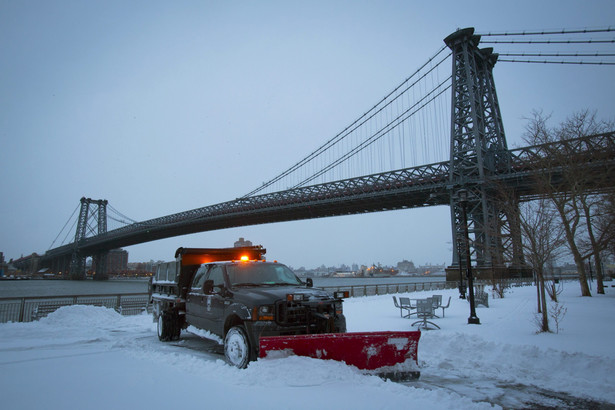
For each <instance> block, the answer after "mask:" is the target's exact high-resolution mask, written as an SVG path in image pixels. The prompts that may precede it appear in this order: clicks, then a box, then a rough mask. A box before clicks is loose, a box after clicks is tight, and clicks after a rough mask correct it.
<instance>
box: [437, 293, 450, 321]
mask: <svg viewBox="0 0 615 410" xmlns="http://www.w3.org/2000/svg"><path fill="white" fill-rule="evenodd" d="M450 305H451V297H450V296H449V297H448V302H447V303H446V306H444V305H442V304H441V305H440V306H439V307H440V308H442V317H444V309H448V308H449V306H450Z"/></svg>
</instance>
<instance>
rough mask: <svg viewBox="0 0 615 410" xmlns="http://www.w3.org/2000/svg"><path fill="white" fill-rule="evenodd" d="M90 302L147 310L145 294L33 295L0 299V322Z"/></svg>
mask: <svg viewBox="0 0 615 410" xmlns="http://www.w3.org/2000/svg"><path fill="white" fill-rule="evenodd" d="M71 305H90V306H104V307H107V308H109V309H114V310H115V311H116V312H118V313H120V314H122V315H137V314H140V313H142V312H144V311H149V294H147V293H122V294H106V295H64V296H36V297H22V298H0V323H6V322H31V321H33V320H38V319H40V318H41V317H45V316H47V315H48V314H49V313H51V312H54V311H56V310H57V309H59V308H61V307H63V306H71Z"/></svg>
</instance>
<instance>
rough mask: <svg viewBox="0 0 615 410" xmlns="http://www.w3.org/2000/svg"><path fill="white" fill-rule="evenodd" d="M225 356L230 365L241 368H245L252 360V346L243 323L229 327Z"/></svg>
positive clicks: (225, 343) (225, 339)
mask: <svg viewBox="0 0 615 410" xmlns="http://www.w3.org/2000/svg"><path fill="white" fill-rule="evenodd" d="M224 356H226V360H227V362H228V363H229V364H230V365H232V366H235V367H238V368H240V369H245V368H246V367H247V366H248V363H249V362H250V360H252V356H253V354H252V348H251V346H250V341H249V340H248V335H247V333H246V329H245V328H244V327H243V325H237V326H233V327H232V328H230V329H229V331H228V333H227V334H226V337H225V338H224Z"/></svg>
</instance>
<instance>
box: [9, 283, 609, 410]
mask: <svg viewBox="0 0 615 410" xmlns="http://www.w3.org/2000/svg"><path fill="white" fill-rule="evenodd" d="M610 291H611V289H610V288H609V289H608V292H609V293H608V294H607V295H595V296H594V297H592V298H581V297H579V296H578V295H579V293H580V292H579V290H578V285H576V284H574V283H566V285H565V290H564V294H562V295H561V300H562V303H563V305H564V306H565V307H566V308H567V309H568V311H567V313H566V316H565V317H564V318H563V320H562V321H561V324H560V325H561V328H560V333H559V334H536V325H535V324H534V321H533V315H534V313H533V311H534V309H535V307H534V306H535V290H534V289H533V288H514V289H512V290H511V291H510V292H509V293H508V294H507V295H506V297H505V298H504V299H492V300H490V308H483V307H479V308H478V309H477V314H478V316H479V318H480V320H481V325H468V324H467V317H468V315H469V306H468V303H467V302H466V301H464V300H460V299H458V297H457V294H456V291H454V290H446V291H439V292H417V293H414V294H409V295H408V296H410V297H412V298H421V297H426V296H431V294H432V293H438V294H442V295H443V298H444V301H445V302H446V300H447V299H448V297H449V296H451V297H452V299H451V307H450V308H449V309H447V310H446V311H445V317H443V318H439V319H435V321H436V322H437V323H438V325H440V326H441V328H442V330H433V331H426V332H423V333H422V335H421V340H420V342H419V347H418V353H419V354H418V357H419V366H420V370H421V378H420V379H419V380H418V381H415V382H409V383H393V382H390V381H383V380H381V379H380V378H378V377H375V376H370V375H365V374H363V373H361V372H360V371H359V370H358V369H356V368H354V367H352V366H346V365H345V364H343V363H338V362H334V361H327V360H316V359H310V358H305V357H296V356H290V357H279V358H267V359H265V360H262V359H261V360H258V361H257V362H254V363H251V364H250V366H249V367H248V368H247V369H245V370H239V369H235V368H232V367H230V366H228V365H226V364H225V363H224V361H223V356H222V355H220V346H219V344H218V342H219V339H218V340H217V341H211V340H208V339H203V338H202V337H208V336H211V335H208V334H207V333H203V332H198V331H196V329H189V330H192V331H193V332H194V333H199V335H195V334H193V333H182V339H181V340H180V341H178V342H171V343H162V342H159V341H158V340H157V338H156V332H155V324H154V323H153V322H152V319H151V316H148V315H139V316H120V315H119V314H117V313H116V312H115V311H113V310H110V309H106V308H101V307H91V306H71V307H64V308H61V309H59V310H58V311H56V312H55V313H53V314H51V315H49V316H48V317H47V318H44V319H41V320H40V321H39V322H32V323H7V324H1V325H0V367H1V368H2V372H0V386H2V391H3V404H4V405H5V406H6V407H7V408H20V409H40V408H49V409H62V408H76V407H78V408H81V409H107V408H113V407H119V408H127V407H136V408H151V409H163V408H169V407H172V406H182V407H188V408H193V407H194V408H196V407H203V406H205V405H207V406H214V407H222V406H224V407H225V408H231V409H233V408H259V409H260V408H262V409H268V408H293V409H304V408H305V409H307V408H319V407H320V408H352V409H368V408H369V409H372V408H406V407H417V408H418V407H425V408H442V409H444V408H458V409H460V408H461V409H463V408H472V409H475V408H491V407H492V404H495V405H496V406H497V405H502V406H505V407H532V404H540V405H544V406H554V407H562V406H564V407H565V406H569V407H570V408H572V407H574V406H577V407H578V406H581V407H582V406H583V403H587V402H583V401H578V400H587V399H591V400H593V401H598V402H609V403H615V393H613V390H612V389H611V387H610V371H611V369H613V368H614V367H615V354H614V353H613V352H612V349H611V346H610V345H611V341H612V340H613V337H614V336H615V326H613V324H612V320H611V319H610V318H609V314H610V312H613V308H614V307H615V298H614V296H615V292H614V293H610ZM404 296H406V295H404ZM344 308H345V314H346V316H347V322H348V330H349V331H353V332H358V331H374V330H375V331H378V330H410V324H411V323H412V322H413V321H414V320H409V319H403V318H401V317H400V315H399V310H398V309H396V308H395V307H394V305H393V301H392V298H391V296H374V297H364V298H355V299H349V300H347V301H346V303H345V307H344ZM440 313H441V311H440ZM34 391H35V392H37V393H36V394H32V393H31V392H34ZM577 398H580V399H577ZM579 403H581V404H579Z"/></svg>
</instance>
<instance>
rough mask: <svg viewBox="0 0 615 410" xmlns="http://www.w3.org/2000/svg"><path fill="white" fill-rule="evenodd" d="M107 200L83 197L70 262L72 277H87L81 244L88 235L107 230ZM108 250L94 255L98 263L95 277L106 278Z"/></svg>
mask: <svg viewBox="0 0 615 410" xmlns="http://www.w3.org/2000/svg"><path fill="white" fill-rule="evenodd" d="M107 203H108V201H107V200H103V199H99V200H94V199H91V198H85V197H83V198H81V208H80V210H79V218H78V220H77V230H76V232H75V242H74V249H73V253H72V257H71V262H70V278H71V279H85V258H86V255H84V254H83V253H82V252H81V251H80V250H79V244H80V243H81V242H82V241H83V240H84V239H85V238H87V237H88V236H93V235H100V234H103V233H106V232H107ZM108 253H109V252H108V251H103V252H99V253H97V254H95V255H94V256H93V259H94V263H95V265H96V273H95V275H94V279H106V266H105V265H106V259H107V258H106V257H107V254H108Z"/></svg>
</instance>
